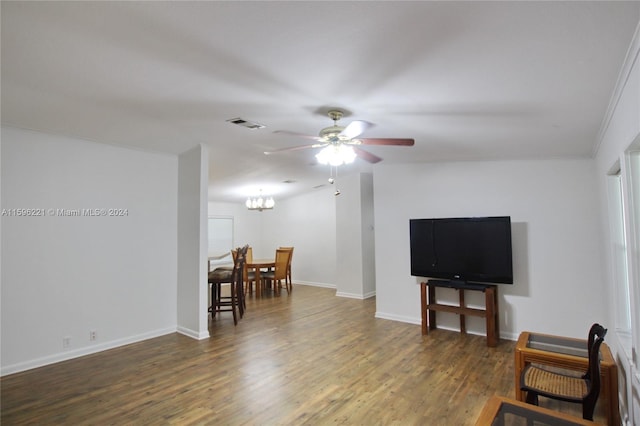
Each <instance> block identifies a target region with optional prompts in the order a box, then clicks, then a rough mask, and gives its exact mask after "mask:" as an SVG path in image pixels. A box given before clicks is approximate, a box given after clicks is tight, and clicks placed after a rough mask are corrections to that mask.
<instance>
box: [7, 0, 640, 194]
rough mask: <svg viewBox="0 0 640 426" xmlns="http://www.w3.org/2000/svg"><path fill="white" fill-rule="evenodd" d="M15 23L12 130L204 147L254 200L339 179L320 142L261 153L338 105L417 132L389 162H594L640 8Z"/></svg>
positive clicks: (393, 6) (463, 7)
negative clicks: (320, 160)
mask: <svg viewBox="0 0 640 426" xmlns="http://www.w3.org/2000/svg"><path fill="white" fill-rule="evenodd" d="M1 14H2V28H1V31H2V33H1V36H2V39H1V42H2V52H1V54H2V58H1V59H2V62H1V66H2V68H1V71H2V74H1V90H2V105H1V106H2V109H1V112H2V123H3V124H5V125H11V126H16V127H20V128H26V129H32V130H38V131H44V132H48V133H53V134H59V135H67V136H71V137H78V138H83V139H88V140H92V141H98V142H103V143H108V144H114V145H120V146H128V147H135V148H142V149H149V150H153V151H161V152H169V153H179V152H183V151H185V150H188V149H190V148H191V147H193V146H195V145H197V144H201V143H202V144H206V145H208V146H209V152H210V190H209V198H210V199H211V200H219V201H233V202H236V201H237V202H240V201H242V200H243V199H244V197H246V195H247V191H249V190H250V191H251V192H254V193H255V192H256V191H257V189H258V188H264V189H265V192H268V193H272V194H274V195H275V196H276V198H278V197H280V198H282V197H287V196H291V195H295V194H299V193H301V192H305V191H310V190H312V188H313V187H315V186H318V185H322V184H326V181H327V177H328V175H329V170H328V168H327V167H323V166H318V165H314V164H313V163H314V157H313V155H314V154H315V151H314V150H304V151H295V152H288V153H281V154H277V155H270V156H265V155H264V154H263V151H265V150H272V149H278V148H283V147H288V146H296V145H303V144H307V143H309V140H304V139H302V138H297V137H293V136H289V135H282V134H276V133H274V131H275V130H290V131H295V132H301V133H305V134H311V135H316V134H317V133H318V131H319V130H320V129H321V128H323V127H326V126H328V125H330V124H332V122H331V121H330V120H329V118H328V117H327V116H326V111H327V110H328V109H329V108H330V107H338V108H343V109H344V110H345V111H346V112H347V114H346V116H345V118H344V119H343V120H342V124H348V123H349V122H350V121H351V120H354V119H359V120H367V121H370V122H373V123H375V124H376V126H375V127H373V128H371V129H369V130H367V132H366V133H365V134H363V136H368V137H410V138H414V139H415V141H416V144H415V146H414V147H371V148H368V149H369V151H371V152H373V153H374V154H376V155H378V156H381V157H383V158H384V161H383V162H382V163H379V164H392V163H414V162H434V161H468V160H493V159H531V158H567V157H589V156H592V155H593V153H594V150H595V149H596V148H597V142H598V141H597V139H598V132H599V130H600V126H601V124H602V121H603V118H604V116H605V112H606V110H607V107H608V104H609V101H610V98H611V94H612V92H613V89H614V86H615V83H616V79H617V77H618V73H619V71H620V68H621V65H622V63H623V60H624V58H625V54H626V52H627V49H628V47H629V43H630V41H631V39H632V36H633V34H634V31H635V29H636V26H637V24H638V22H639V20H640V2H609V1H606V2H605V1H603V2H574V1H570V2H546V1H545V2H415V1H413V2H399V1H394V2H365V1H357V2H330V1H320V2H272V1H265V2H244V1H243V2H9V1H2V2H1ZM235 117H242V118H244V119H247V120H252V121H256V122H258V123H261V124H264V125H266V127H265V128H264V129H260V130H250V129H246V128H243V127H238V126H235V125H232V124H230V123H228V122H226V120H227V119H230V118H235ZM375 167H377V166H376V165H373V166H372V165H370V164H367V163H365V162H364V161H362V160H356V162H355V163H354V164H353V165H350V166H343V167H342V168H341V169H340V173H341V174H346V173H353V172H355V171H359V170H371V169H372V168H375ZM141 172H143V171H141ZM285 180H291V181H295V182H294V183H289V184H284V183H283V181H285Z"/></svg>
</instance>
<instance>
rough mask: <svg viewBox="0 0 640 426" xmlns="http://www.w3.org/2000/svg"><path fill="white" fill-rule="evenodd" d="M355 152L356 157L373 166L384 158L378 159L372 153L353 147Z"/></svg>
mask: <svg viewBox="0 0 640 426" xmlns="http://www.w3.org/2000/svg"><path fill="white" fill-rule="evenodd" d="M353 150H354V151H355V153H356V155H357V156H358V157H360V158H362V159H363V160H365V161H368V162H370V163H372V164H375V163H377V162H379V161H382V158H380V157H378V156H377V155H373V154H372V153H370V152H369V151H365V150H364V149H362V148H358V147H357V146H354V147H353Z"/></svg>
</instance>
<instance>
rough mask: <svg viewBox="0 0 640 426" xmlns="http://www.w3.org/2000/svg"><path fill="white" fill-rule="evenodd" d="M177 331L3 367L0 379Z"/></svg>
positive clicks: (143, 336)
mask: <svg viewBox="0 0 640 426" xmlns="http://www.w3.org/2000/svg"><path fill="white" fill-rule="evenodd" d="M176 331H177V330H176V328H175V327H169V328H164V329H159V330H154V331H150V332H148V333H142V334H138V335H135V336H129V337H125V338H123V339H117V340H112V341H110V342H105V343H100V344H98V345H92V346H86V347H84V348H78V349H73V350H70V351H65V352H60V353H57V354H53V355H49V356H45V357H42V358H36V359H32V360H29V361H24V362H19V363H16V364H11V365H7V366H3V367H2V369H0V377H2V376H6V375H8V374H14V373H19V372H21V371H26V370H31V369H33V368H38V367H44V366H45V365H50V364H55V363H57V362H62V361H67V360H70V359H73V358H79V357H82V356H85V355H91V354H94V353H97V352H102V351H106V350H108V349H114V348H117V347H120V346H124V345H130V344H131V343H137V342H141V341H143V340H148V339H153V338H154V337H160V336H164V335H167V334H171V333H175V332H176Z"/></svg>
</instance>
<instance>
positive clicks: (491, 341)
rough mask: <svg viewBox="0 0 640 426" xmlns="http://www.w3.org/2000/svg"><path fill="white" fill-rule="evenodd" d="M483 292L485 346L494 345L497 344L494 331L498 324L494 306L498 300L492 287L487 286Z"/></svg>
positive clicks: (495, 306)
mask: <svg viewBox="0 0 640 426" xmlns="http://www.w3.org/2000/svg"><path fill="white" fill-rule="evenodd" d="M484 294H485V303H486V310H487V312H486V315H487V317H486V319H487V346H490V347H494V346H498V336H497V334H496V332H497V331H498V330H497V328H498V327H497V325H498V324H497V321H496V308H497V302H498V300H497V297H496V291H495V288H494V287H487V288H486V290H485V292H484Z"/></svg>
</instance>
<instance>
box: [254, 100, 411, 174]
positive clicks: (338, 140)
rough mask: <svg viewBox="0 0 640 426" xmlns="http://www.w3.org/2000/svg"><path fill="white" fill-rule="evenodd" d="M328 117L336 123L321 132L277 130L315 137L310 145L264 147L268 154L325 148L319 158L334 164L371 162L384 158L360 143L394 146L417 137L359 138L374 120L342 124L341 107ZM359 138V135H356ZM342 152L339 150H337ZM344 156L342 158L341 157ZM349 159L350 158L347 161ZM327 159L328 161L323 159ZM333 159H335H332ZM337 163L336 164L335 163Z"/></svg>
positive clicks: (308, 137) (329, 113)
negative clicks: (361, 160) (359, 160)
mask: <svg viewBox="0 0 640 426" xmlns="http://www.w3.org/2000/svg"><path fill="white" fill-rule="evenodd" d="M328 115H329V118H330V119H332V120H333V126H329V127H325V128H324V129H322V130H320V132H319V136H311V135H305V134H302V133H296V132H290V131H286V130H276V132H275V133H284V134H288V135H290V136H297V137H302V138H305V139H312V140H314V141H316V143H313V144H310V145H302V146H294V147H289V148H281V149H277V150H274V151H265V154H266V155H269V154H274V153H276V152H283V151H297V150H301V149H308V148H323V149H322V151H320V152H319V153H318V154H317V155H316V158H317V159H318V161H319V162H320V163H321V164H331V165H333V166H339V165H342V164H349V163H352V162H353V160H354V159H355V157H360V158H361V159H363V160H365V161H368V162H369V163H377V162H379V161H381V160H382V158H380V157H378V156H377V155H374V154H372V153H370V152H369V151H365V150H364V149H362V148H360V145H394V146H412V145H413V144H414V143H415V141H414V140H413V139H407V138H404V139H397V138H357V137H358V136H359V135H360V134H361V133H363V132H364V131H365V130H367V129H368V128H370V127H372V126H373V124H372V123H369V122H368V121H361V120H356V121H352V122H351V123H349V124H348V125H347V126H346V127H344V126H339V125H338V121H339V120H340V119H341V118H342V116H343V115H344V114H343V112H342V111H340V110H337V109H333V110H330V111H329V112H328ZM355 138H357V139H355ZM338 153H340V154H338ZM351 158H353V159H351ZM340 159H342V161H340ZM345 160H347V161H345ZM323 161H326V162H323ZM332 161H333V163H332ZM334 163H337V164H334Z"/></svg>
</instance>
